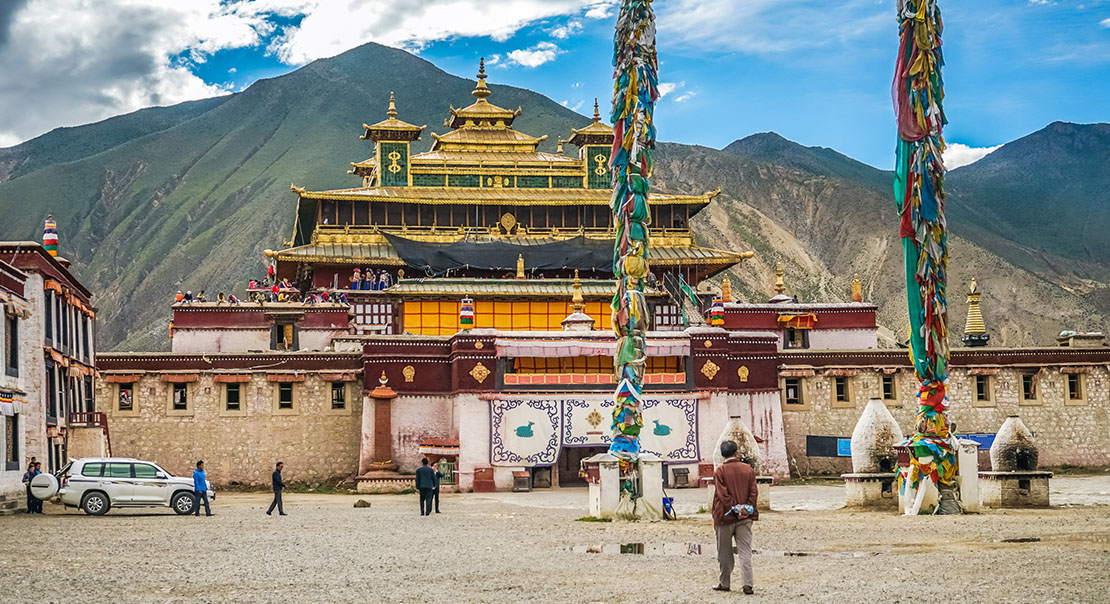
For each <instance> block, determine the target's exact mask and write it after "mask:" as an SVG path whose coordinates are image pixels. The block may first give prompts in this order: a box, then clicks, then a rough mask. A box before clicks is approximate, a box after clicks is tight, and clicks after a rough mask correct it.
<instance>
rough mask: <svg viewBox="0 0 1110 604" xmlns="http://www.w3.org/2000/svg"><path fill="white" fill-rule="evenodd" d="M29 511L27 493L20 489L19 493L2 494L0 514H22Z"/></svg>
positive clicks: (0, 497)
mask: <svg viewBox="0 0 1110 604" xmlns="http://www.w3.org/2000/svg"><path fill="white" fill-rule="evenodd" d="M26 511H27V494H26V492H24V491H20V492H19V493H18V494H16V493H11V494H9V495H0V516H2V515H5V514H21V513H23V512H26Z"/></svg>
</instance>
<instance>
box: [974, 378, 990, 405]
mask: <svg viewBox="0 0 1110 604" xmlns="http://www.w3.org/2000/svg"><path fill="white" fill-rule="evenodd" d="M990 377H991V376H989V375H977V376H975V400H977V401H989V400H991V381H990Z"/></svg>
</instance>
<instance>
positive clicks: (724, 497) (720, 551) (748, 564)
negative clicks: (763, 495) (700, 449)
mask: <svg viewBox="0 0 1110 604" xmlns="http://www.w3.org/2000/svg"><path fill="white" fill-rule="evenodd" d="M736 451H737V446H736V443H735V442H733V441H731V440H726V441H725V442H723V443H721V457H724V458H725V462H724V463H722V464H721V466H720V467H719V468H717V470H716V471H715V472H713V488H714V491H713V509H712V513H713V530H714V531H715V532H716V533H717V562H718V563H720V565H721V580H720V582H719V583H717V585H716V586H715V587H714V588H713V589H714V590H716V591H731V588H730V587H729V585H730V583H731V582H732V568H733V565H734V564H735V563H736V560H735V558H733V556H732V542H733V540H734V539H735V541H736V553H737V554H738V555H739V556H740V575H741V577H742V578H743V579H744V593H746V594H750V593H753V590H752V522H753V521H755V520H758V519H759V508H758V506H757V505H756V503H757V501H758V499H759V489H758V487H757V486H756V482H755V470H752V467H751V466H749V465H748V464H746V463H744V462H742V461H740V460H739V459H737V458H736Z"/></svg>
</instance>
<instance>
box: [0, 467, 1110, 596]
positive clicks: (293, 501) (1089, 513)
mask: <svg viewBox="0 0 1110 604" xmlns="http://www.w3.org/2000/svg"><path fill="white" fill-rule="evenodd" d="M1057 482H1059V483H1061V484H1062V485H1063V487H1064V490H1063V491H1062V492H1061V491H1057V489H1056V488H1054V491H1056V492H1054V495H1053V502H1054V504H1060V503H1063V504H1064V506H1063V507H1054V508H1052V509H1048V510H1037V511H1006V512H995V513H990V514H981V515H968V516H960V517H917V518H903V517H898V516H896V515H892V514H885V513H856V512H848V511H846V510H843V509H828V508H834V507H836V506H837V505H838V503H837V502H838V501H842V497H843V490H842V488H838V487H821V486H806V487H776V489H775V490H774V492H773V494H772V501H773V504H774V506H775V507H776V508H778V510H780V511H775V512H770V513H764V514H763V516H762V518H761V520H760V521H759V522H757V523H756V528H755V538H754V541H755V547H756V548H757V549H758V550H759V551H758V553H757V555H756V556H755V558H754V564H755V571H756V596H744V595H742V594H740V593H739V592H738V591H737V592H733V593H730V594H720V593H717V592H712V591H710V590H709V587H711V586H712V585H713V584H714V583H715V579H716V560H715V558H714V554H713V552H712V547H711V546H710V544H711V543H712V537H711V527H710V522H711V521H710V519H709V517H708V515H707V514H704V513H703V514H697V513H695V512H696V510H697V508H698V506H699V505H701V504H702V503H703V498H704V494H705V491H697V490H683V491H674V492H672V493H671V495H674V496H675V497H676V499H677V503H678V508H679V512H680V514H681V515H682V517H683V518H682V519H681V520H679V521H677V522H658V523H637V524H629V523H588V522H576V521H575V519H576V518H578V517H580V516H583V515H584V513H585V512H584V508H585V497H586V492H585V490H575V489H564V490H552V491H549V492H535V493H497V494H491V495H478V494H467V495H444V497H443V499H442V503H441V507H442V510H443V512H444V513H443V514H439V515H435V516H432V517H428V518H421V517H420V516H419V515H418V512H417V502H416V496H415V495H408V496H388V495H382V496H371V497H365V498H366V499H368V500H370V501H371V502H372V507H371V508H369V509H358V508H354V507H353V504H354V502H355V501H357V500H358V499H360V497H357V496H347V495H298V494H289V495H288V496H287V498H286V502H287V505H286V511H287V512H289V516H286V517H276V516H275V517H267V516H265V515H264V514H263V512H264V511H265V506H266V504H267V503H268V496H267V495H262V494H226V495H221V496H219V497H218V499H217V501H216V504H215V508H214V510H213V511H214V512H215V514H216V515H215V516H213V517H212V518H204V517H201V518H194V517H191V516H189V517H178V516H175V515H174V514H173V513H172V512H170V511H169V510H160V509H159V510H152V511H145V510H140V511H122V512H121V511H118V510H113V511H112V512H110V513H109V514H108V515H107V516H104V517H98V518H95V517H87V516H85V515H84V514H82V513H80V512H77V511H75V510H68V511H67V510H63V509H62V508H61V507H60V506H55V505H47V507H46V515H45V516H26V515H18V516H4V517H0V542H2V543H3V549H2V553H3V555H0V576H2V577H4V578H5V579H6V581H5V586H4V588H3V591H0V601H2V602H35V603H40V602H93V601H108V602H166V601H170V602H279V601H280V602H298V603H301V602H413V603H427V602H431V603H435V602H452V603H454V602H505V603H510V602H511V603H516V602H558V603H562V602H569V603H578V602H584V603H592V602H606V603H616V602H637V603H639V602H643V603H656V602H658V603H661V604H662V603H667V604H670V603H678V602H697V603H704V602H715V601H730V600H734V599H746V600H748V601H753V602H756V601H760V602H907V603H908V602H922V601H929V600H932V601H936V600H941V599H943V600H949V601H960V602H1039V603H1048V602H1106V601H1107V599H1108V598H1110V553H1108V552H1110V507H1106V505H1105V503H1106V502H1108V501H1110V478H1107V477H1098V478H1064V479H1061V480H1060V481H1057ZM1057 482H1054V487H1057V486H1058V485H1057ZM1099 503H1101V504H1102V505H1089V504H1099ZM1068 504H1083V505H1068ZM787 509H793V510H794V511H785V510H787ZM683 512H685V513H683ZM1026 538H1039V539H1040V541H1037V542H1018V543H1010V542H1006V541H1005V540H1007V539H1026ZM627 543H644V544H645V546H644V548H645V550H646V551H647V552H648V553H647V554H646V555H621V554H619V553H609V552H610V551H612V548H611V547H603V548H601V549H602V553H586V552H585V551H581V550H584V549H586V548H585V547H583V546H590V549H597V547H596V546H602V545H605V544H616V545H618V547H617V548H616V549H617V551H619V544H627ZM688 544H695V545H694V546H693V547H691V546H690V545H688ZM696 544H702V548H701V550H702V552H703V553H702V554H700V555H699V554H697V547H696ZM576 546H578V549H579V550H580V551H575V548H576ZM653 552H654V553H653ZM691 552H692V553H691ZM734 584H738V575H737V579H736V580H735V581H734Z"/></svg>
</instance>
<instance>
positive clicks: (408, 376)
mask: <svg viewBox="0 0 1110 604" xmlns="http://www.w3.org/2000/svg"><path fill="white" fill-rule="evenodd" d="M401 375H403V376H405V381H406V382H411V381H412V378H413V377H414V376H416V367H413V366H412V365H405V368H404V369H402V370H401Z"/></svg>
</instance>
